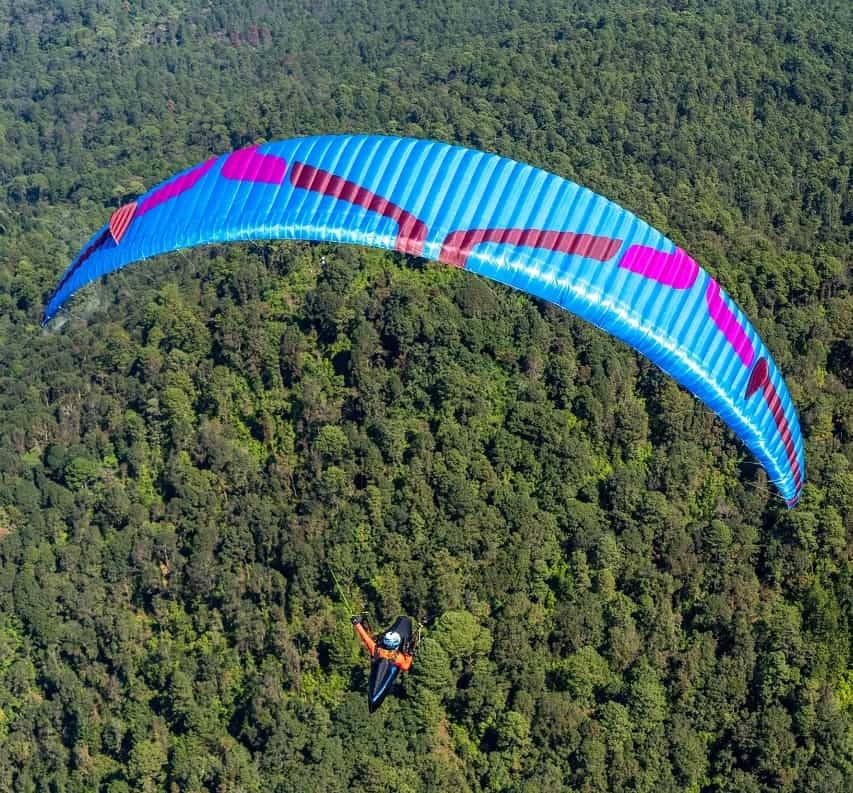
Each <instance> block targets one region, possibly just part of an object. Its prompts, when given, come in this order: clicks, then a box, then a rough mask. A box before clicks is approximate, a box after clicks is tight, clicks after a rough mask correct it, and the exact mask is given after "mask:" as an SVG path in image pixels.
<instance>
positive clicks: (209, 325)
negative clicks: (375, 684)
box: [0, 0, 853, 793]
mask: <svg viewBox="0 0 853 793" xmlns="http://www.w3.org/2000/svg"><path fill="white" fill-rule="evenodd" d="M851 30H853V13H851V6H850V4H849V3H848V2H844V0H839V2H832V0H821V1H820V2H818V3H807V2H803V1H802V0H785V1H784V2H783V1H780V2H773V1H771V2H764V0H758V1H757V2H752V3H747V2H740V1H739V0H737V1H736V0H722V2H719V3H714V4H707V3H704V2H699V1H698V0H697V1H696V2H691V0H672V1H671V2H670V3H661V2H652V0H648V2H643V1H641V0H631V2H627V1H626V2H593V1H592V0H589V1H588V2H580V1H579V2H559V1H558V0H554V1H553V2H552V1H551V0H532V1H531V2H527V3H521V2H516V1H515V0H502V1H501V2H493V1H490V2H481V3H477V2H470V1H469V2H464V3H462V2H442V3H422V2H391V0H371V1H370V2H367V0H361V1H360V2H347V3H336V2H329V1H328V0H317V2H312V3H308V2H301V3H297V2H285V0H267V2H247V3H240V2H219V3H215V4H214V3H205V2H201V0H168V1H167V0H145V2H141V3H135V2H118V0H56V1H55V2H52V3H49V4H45V3H41V2H36V0H15V2H12V0H0V141H2V144H3V145H2V148H0V789H3V790H15V791H48V790H50V791H92V790H103V791H110V793H120V792H123V791H154V790H174V791H178V790H180V791H202V790H219V791H253V792H254V791H258V792H259V791H305V790H315V791H325V790H342V789H344V790H347V789H348V790H363V791H374V790H376V791H379V790H399V791H420V790H424V791H427V790H435V791H438V790H449V789H456V790H459V791H477V790H495V791H496V790H514V791H536V792H537V793H539V791H556V790H569V791H590V792H592V791H605V790H637V791H661V792H663V791H697V792H698V791H715V792H720V793H721V792H722V791H744V792H749V791H762V790H789V791H835V790H851V789H853V720H851V715H853V655H851V613H852V612H851V608H852V607H853V564H851V549H852V548H853V469H851V463H852V462H853V363H851V361H853V350H851V344H853V292H852V291H851V273H850V262H851V253H853V240H851V233H850V231H851V221H853V199H851V193H850V188H851V175H850V157H851V151H853V146H851V141H852V140H853V135H851V128H850V122H849V116H848V111H849V108H850V103H851V71H850V63H851V54H853V52H851V49H853V48H851V35H850V33H851ZM338 131H369V132H390V133H397V134H411V135H416V136H427V137H433V138H438V139H442V140H447V141H450V142H455V143H462V144H468V145H473V146H477V147H481V148H486V149H488V150H491V151H497V152H500V153H502V154H505V155H508V156H512V157H515V158H517V159H523V160H526V161H528V162H531V163H533V164H535V165H537V166H540V167H544V168H548V169H550V170H553V171H555V172H557V173H559V174H561V175H563V176H567V177H569V178H573V179H575V180H577V181H579V182H582V183H583V184H586V185H588V186H590V187H593V188H594V189H597V190H598V191H600V192H602V193H604V194H606V195H607V196H609V197H611V198H614V199H615V200H618V201H619V202H620V203H622V204H623V205H625V206H627V207H629V208H631V209H633V210H634V211H636V212H637V213H638V214H640V215H642V216H643V217H644V218H646V219H647V220H649V221H650V222H652V223H654V224H656V225H658V226H659V227H661V228H663V229H664V230H666V231H667V232H668V233H669V234H670V235H671V236H672V237H673V238H674V239H675V240H676V241H677V242H679V243H680V244H682V245H684V247H685V248H686V249H687V250H689V251H690V252H691V253H692V254H693V255H694V256H695V257H696V258H697V259H698V260H699V261H700V262H701V263H702V264H703V265H704V266H706V267H707V268H708V269H709V270H711V271H712V273H713V274H714V275H715V276H716V277H717V278H718V279H719V280H720V281H721V282H722V283H723V284H724V286H725V287H726V288H727V289H728V290H729V291H730V292H731V293H732V294H733V295H734V296H735V297H736V299H737V300H738V302H739V303H740V305H741V306H742V307H743V308H744V309H745V310H746V312H747V314H748V315H749V316H750V317H751V318H752V320H753V321H754V322H755V323H756V325H757V327H758V328H759V330H760V332H761V333H762V335H763V337H764V338H765V339H766V340H767V341H768V344H769V345H770V347H771V349H772V352H773V355H774V357H775V358H776V360H777V362H778V363H779V365H780V367H781V368H782V370H783V372H784V373H785V375H786V378H787V381H788V383H789V385H790V387H791V391H792V396H793V398H794V400H795V402H796V404H797V406H798V408H799V412H800V417H801V420H802V424H803V430H804V433H805V435H806V437H807V451H806V457H807V464H808V471H807V474H808V480H809V483H808V484H807V486H806V489H805V494H804V497H803V501H802V503H801V505H800V506H798V507H797V508H796V509H795V510H792V511H787V510H785V509H784V506H783V504H782V502H781V501H780V499H779V498H778V497H777V496H776V495H775V494H774V492H773V491H772V488H771V487H770V486H769V484H768V482H767V480H766V477H765V476H764V474H763V472H762V471H761V470H760V469H759V468H758V467H757V466H756V465H755V463H754V461H753V459H752V458H751V457H750V456H749V455H748V454H747V453H746V452H745V450H744V449H743V447H742V446H740V445H739V444H738V443H737V442H736V441H735V439H734V438H733V436H732V435H731V434H730V433H729V432H728V431H727V430H725V428H724V426H723V424H722V423H721V422H720V421H719V420H718V419H716V418H715V417H714V416H713V415H711V414H710V413H709V412H708V411H707V410H706V409H704V408H703V407H702V406H701V405H700V404H699V403H698V402H696V400H694V399H693V398H692V397H691V396H690V395H688V394H687V393H686V392H685V391H683V390H682V389H680V388H679V387H678V386H677V385H675V384H674V382H673V381H671V380H670V379H668V378H666V377H665V376H663V375H662V374H660V373H659V372H658V371H657V370H656V369H655V368H654V367H653V366H651V365H650V364H649V363H648V362H646V361H645V360H644V359H642V358H640V357H638V356H637V355H636V354H634V353H633V352H632V351H630V350H629V349H627V348H626V347H625V346H624V345H622V344H620V343H618V342H616V341H615V340H613V339H612V338H610V337H607V336H605V335H604V334H602V333H600V332H598V331H596V330H595V329H593V328H592V327H590V326H588V325H586V324H584V323H582V322H580V321H579V320H577V319H575V318H573V317H571V316H569V315H567V314H565V313H562V312H560V311H558V310H556V309H553V308H551V307H548V306H545V305H543V304H539V303H536V302H535V301H532V300H530V299H527V298H524V297H522V296H520V295H518V294H517V293H513V292H510V291H509V290H506V289H502V288H498V287H495V286H491V285H488V284H486V283H485V282H484V281H482V280H478V279H477V278H474V277H471V276H469V275H466V274H463V273H459V272H456V271H451V270H448V269H443V268H440V267H437V266H433V265H429V266H427V265H425V264H424V263H422V262H419V261H417V260H409V259H405V258H403V257H400V256H396V255H390V254H383V253H379V252H376V251H364V250H360V249H353V248H336V247H333V246H325V247H312V246H308V245H297V244H274V245H270V244H263V245H260V244H259V245H245V246H235V247H216V248H209V249H205V250H202V251H194V252H191V253H187V254H179V255H174V256H171V257H166V258H164V259H162V260H160V261H158V262H154V263H149V264H146V265H143V266H140V267H138V268H136V269H133V270H128V271H127V272H125V273H120V274H117V275H115V276H112V277H111V278H110V279H108V281H107V282H105V283H102V284H98V285H94V286H92V287H90V288H89V289H88V290H86V292H85V293H84V294H82V295H81V296H80V298H78V299H77V301H76V302H75V303H74V304H73V306H72V313H71V314H70V315H67V316H66V317H64V318H63V319H62V320H60V321H59V322H57V323H56V324H55V326H54V327H53V328H52V329H50V330H48V331H41V330H40V328H39V327H38V319H39V315H40V310H41V307H42V305H43V300H44V298H45V296H46V294H47V291H48V289H49V288H50V285H51V283H52V282H53V281H55V279H56V278H57V276H58V274H59V273H60V272H61V270H62V268H63V267H64V266H65V264H66V263H67V261H68V260H69V258H70V256H71V255H72V254H73V253H74V252H75V251H76V250H77V249H78V248H79V247H80V246H81V244H82V243H83V242H84V241H85V239H86V237H87V235H88V234H89V233H90V232H91V231H92V230H93V229H94V228H96V227H98V226H99V225H100V224H101V223H102V222H103V220H104V218H105V217H106V216H107V215H108V213H109V212H110V211H111V209H112V208H114V207H115V206H118V205H119V204H120V203H121V202H122V201H124V200H126V199H127V198H128V197H131V196H134V195H136V194H138V193H139V192H141V191H142V190H143V189H145V188H147V187H149V186H151V185H153V184H155V183H156V182H158V181H160V180H161V179H163V178H165V177H166V176H168V175H169V174H171V173H173V172H174V171H175V170H177V169H178V168H181V167H184V166H188V165H191V164H193V163H195V162H197V161H199V160H202V159H204V158H206V157H208V156H210V154H212V153H218V152H221V151H225V150H228V149H231V148H234V147H237V146H241V145H246V144H248V143H251V142H253V141H257V140H263V139H272V138H283V137H289V136H292V135H296V134H302V133H309V132H310V133H314V132H338ZM332 572H335V573H336V575H337V576H338V578H339V579H340V580H341V582H342V584H343V588H344V589H345V590H346V594H347V595H348V597H349V598H350V599H352V601H353V602H354V603H356V604H358V605H360V604H362V603H364V604H365V606H366V608H367V609H369V610H370V611H371V612H372V614H373V615H374V622H375V623H379V622H382V621H383V620H390V619H392V618H393V617H394V616H395V615H396V614H398V613H403V612H407V613H410V614H412V615H414V616H415V617H417V618H419V619H422V620H426V621H427V630H426V634H425V638H424V640H423V642H422V645H421V652H420V654H419V656H418V658H417V662H416V665H415V667H414V669H413V671H412V672H411V673H410V674H409V675H407V676H406V677H405V679H404V681H403V684H402V685H401V686H400V688H399V691H398V692H397V693H396V694H395V695H393V696H391V697H390V698H389V699H388V700H387V701H386V703H385V704H384V705H383V707H382V708H381V709H380V711H379V712H378V713H377V714H375V715H374V716H372V717H370V718H368V717H367V707H366V702H365V699H364V687H365V679H366V666H367V664H366V657H365V656H364V654H363V652H361V651H360V650H359V647H358V645H357V643H356V640H355V638H354V636H353V634H352V630H351V628H350V626H349V624H348V621H347V620H346V617H347V611H346V606H345V605H344V603H343V599H342V597H341V595H340V594H339V593H338V592H337V591H336V589H335V586H334V583H333V581H332V575H331V573H332Z"/></svg>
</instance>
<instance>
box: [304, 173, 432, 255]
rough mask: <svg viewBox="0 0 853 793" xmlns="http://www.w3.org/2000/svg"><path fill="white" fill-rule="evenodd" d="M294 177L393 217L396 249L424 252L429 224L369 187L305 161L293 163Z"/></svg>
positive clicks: (308, 186) (312, 187) (309, 187)
mask: <svg viewBox="0 0 853 793" xmlns="http://www.w3.org/2000/svg"><path fill="white" fill-rule="evenodd" d="M290 181H291V184H293V186H294V187H299V188H302V189H303V190H310V191H311V192H314V193H320V194H321V195H325V196H330V197H332V198H336V199H338V200H339V201H346V202H348V203H350V204H354V205H356V206H360V207H363V208H364V209H367V210H369V211H371V212H376V213H377V214H379V215H382V217H386V218H390V219H391V220H393V221H394V222H395V223H397V227H398V230H397V239H396V242H395V245H394V248H395V250H398V251H400V252H401V253H408V254H412V255H414V256H420V255H421V253H422V252H423V249H424V240H425V239H426V236H427V227H426V225H425V224H424V222H423V221H422V220H419V219H418V218H417V217H415V216H414V215H413V214H412V213H411V212H407V211H406V210H405V209H403V208H402V207H400V206H398V205H397V204H395V203H393V202H391V201H389V200H388V199H386V198H383V197H382V196H380V195H377V194H376V193H373V192H371V191H370V190H368V189H367V188H366V187H362V186H361V185H357V184H356V183H355V182H351V181H349V180H348V179H344V178H343V177H341V176H335V174H333V173H330V172H329V171H324V170H323V169H321V168H315V167H314V166H313V165H307V164H305V163H302V162H296V163H294V164H293V168H292V169H291V171H290Z"/></svg>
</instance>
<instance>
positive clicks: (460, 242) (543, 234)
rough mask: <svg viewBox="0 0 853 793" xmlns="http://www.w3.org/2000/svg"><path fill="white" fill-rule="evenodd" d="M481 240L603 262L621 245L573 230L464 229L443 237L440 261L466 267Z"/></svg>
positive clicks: (619, 242)
mask: <svg viewBox="0 0 853 793" xmlns="http://www.w3.org/2000/svg"><path fill="white" fill-rule="evenodd" d="M484 242H497V243H500V244H504V245H521V246H523V247H529V248H543V249H546V250H551V251H557V252H559V253H567V254H575V255H577V256H583V257H585V258H587V259H597V260H598V261H600V262H606V261H607V260H608V259H610V258H611V257H613V256H614V255H615V254H616V251H618V250H619V246H620V245H621V244H622V241H621V240H614V239H611V238H610V237H599V236H597V235H594V234H576V233H575V232H572V231H552V230H550V229H515V228H495V229H467V230H465V231H452V232H451V233H450V234H448V235H447V236H446V237H445V238H444V242H443V243H442V246H441V254H440V255H439V257H438V258H439V261H442V262H445V263H446V264H452V265H453V266H454V267H465V265H466V264H467V263H468V256H469V255H470V253H471V251H472V250H473V249H474V247H475V246H477V245H480V244H481V243H484Z"/></svg>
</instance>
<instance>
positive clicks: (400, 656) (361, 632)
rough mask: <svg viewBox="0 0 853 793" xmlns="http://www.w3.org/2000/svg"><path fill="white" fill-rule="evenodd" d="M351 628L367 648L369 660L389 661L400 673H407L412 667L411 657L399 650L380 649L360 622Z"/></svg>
mask: <svg viewBox="0 0 853 793" xmlns="http://www.w3.org/2000/svg"><path fill="white" fill-rule="evenodd" d="M353 628H355V632H356V633H357V634H358V638H359V639H361V643H362V644H363V645H364V646H365V647H366V648H367V652H369V653H370V657H371V658H386V659H387V660H389V661H391V663H393V664H394V666H396V667H397V668H398V669H399V670H400V671H401V672H408V671H409V669H411V667H412V656H411V655H410V654H409V653H404V652H402V651H401V650H386V649H385V648H384V647H380V646H379V645H378V644H377V643H376V642H375V641H374V639H373V637H372V636H371V635H370V634H369V633H368V632H367V631H366V630H365V628H364V625H362V624H361V622H354V623H353Z"/></svg>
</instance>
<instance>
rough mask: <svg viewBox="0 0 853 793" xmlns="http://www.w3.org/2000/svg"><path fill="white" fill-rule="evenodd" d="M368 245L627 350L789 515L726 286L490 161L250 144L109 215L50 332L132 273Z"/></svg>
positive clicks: (591, 209) (666, 249)
mask: <svg viewBox="0 0 853 793" xmlns="http://www.w3.org/2000/svg"><path fill="white" fill-rule="evenodd" d="M257 239H303V240H317V241H320V240H325V241H335V242H346V243H354V244H359V245H370V246H375V247H380V248H387V249H391V250H397V251H401V252H403V253H407V254H413V255H416V256H422V257H425V258H427V259H433V260H436V261H441V262H444V263H446V264H449V265H452V266H454V267H459V268H463V269H466V270H470V271H472V272H474V273H478V274H480V275H483V276H486V277H488V278H492V279H494V280H496V281H499V282H500V283H503V284H507V285H509V286H512V287H515V288H516V289H520V290H521V291H523V292H527V293H529V294H531V295H534V296H536V297H539V298H542V299H544V300H548V301H550V302H552V303H555V304H557V305H558V306H561V307H562V308H565V309H566V310H569V311H572V312H574V313H576V314H578V315H580V316H581V317H583V318H585V319H587V320H588V321H590V322H592V323H593V324H595V325H597V326H598V327H600V328H603V329H604V330H606V331H609V332H610V333H613V334H614V335H616V336H618V337H619V338H621V339H623V340H624V341H626V342H627V343H629V344H631V345H632V346H633V347H635V348H636V349H637V350H639V351H640V352H641V353H643V354H644V355H646V356H647V357H648V358H649V359H650V360H652V361H653V362H654V363H656V364H657V365H658V366H660V367H661V368H662V369H663V370H664V371H666V372H668V373H669V374H670V375H672V376H673V377H674V378H676V379H677V380H678V381H679V382H680V383H681V384H683V385H684V386H685V387H687V388H688V389H689V390H690V391H692V392H693V393H694V394H695V395H696V396H698V397H699V398H700V399H702V400H703V401H704V402H705V403H706V404H707V405H709V406H710V407H711V408H712V409H713V410H715V411H716V412H717V413H718V414H719V415H720V416H721V417H722V418H723V420H724V421H725V422H726V423H727V424H728V425H729V426H730V427H731V428H732V429H733V430H734V431H735V432H736V433H737V435H738V436H739V437H740V438H741V440H742V441H743V442H744V443H745V444H746V445H747V446H748V447H749V448H750V449H751V450H752V451H753V453H754V454H755V455H756V456H757V457H758V459H759V460H760V461H761V463H762V465H763V466H764V467H765V468H766V469H767V471H768V473H769V475H770V477H771V478H772V480H773V481H774V483H775V484H776V486H777V487H778V489H779V491H780V492H781V494H782V496H783V497H784V499H785V500H786V502H787V504H788V505H789V506H793V505H794V504H796V503H797V501H798V499H799V497H800V492H801V490H802V486H803V481H804V478H805V459H804V455H803V440H802V436H801V434H800V427H799V422H798V420H797V414H796V411H795V410H794V407H793V404H792V403H791V398H790V396H789V394H788V389H787V388H786V387H785V383H784V381H783V379H782V376H781V374H780V373H779V370H778V369H777V367H776V365H775V364H774V363H773V359H772V357H771V356H770V353H769V351H768V349H767V347H766V346H765V345H764V343H763V342H762V341H761V339H760V338H759V336H758V334H757V333H756V331H755V329H754V328H753V327H752V325H751V324H750V323H749V321H748V320H747V319H746V317H745V315H744V314H743V312H741V310H740V309H739V308H738V307H737V306H736V305H735V303H734V302H733V301H732V299H731V298H730V297H729V296H728V295H727V294H726V293H725V292H724V291H723V289H722V288H721V287H720V285H719V284H718V283H717V282H716V281H715V280H714V279H713V278H712V277H711V276H710V275H709V274H708V273H707V272H705V271H704V270H703V269H702V268H701V267H700V266H699V265H698V264H697V263H696V262H695V261H694V260H693V259H692V258H691V257H690V256H689V255H688V254H687V253H685V252H684V251H683V250H681V249H680V248H678V247H677V246H676V245H674V244H673V243H672V242H671V241H670V240H668V239H667V238H666V237H665V236H664V235H663V234H661V233H660V232H659V231H657V230H655V229H653V228H652V227H651V226H649V225H648V224H646V223H644V222H643V221H641V220H639V219H638V218H637V217H635V216H634V215H632V214H631V213H630V212H628V211H626V210H624V209H622V208H621V207H619V206H617V205H616V204H614V203H613V202H611V201H608V200H607V199H606V198H603V197H602V196H599V195H596V194H595V193H592V192H591V191H589V190H587V189H585V188H583V187H580V186H579V185H576V184H574V183H572V182H570V181H568V180H566V179H562V178H560V177H558V176H555V175H554V174H549V173H547V172H545V171H542V170H539V169H537V168H534V167H532V166H530V165H524V164H522V163H519V162H515V161H513V160H508V159H505V158H502V157H498V156H496V155H493V154H487V153H485V152H481V151H475V150H471V149H463V148H460V147H456V146H449V145H447V144H445V143H438V142H436V141H427V140H414V139H406V138H394V137H384V136H379V135H328V136H320V137H313V138H301V139H296V140H285V141H278V142H274V143H264V144H260V145H256V146H250V147H249V148H246V149H241V150H238V151H234V152H231V153H230V154H225V155H222V156H220V157H213V158H211V159H209V160H207V161H205V162H203V163H200V164H199V165H196V166H194V167H193V168H190V169H188V170H186V171H184V172H182V173H180V174H177V175H176V176H174V177H172V178H171V179H168V180H167V181H166V182H164V183H163V184H161V185H158V186H157V187H154V188H153V189H152V190H150V191H149V192H147V193H146V194H145V195H143V196H140V198H139V199H138V200H137V201H135V202H133V203H132V204H128V205H126V206H125V207H122V208H121V209H119V210H118V211H117V212H115V213H114V214H113V216H112V218H111V219H110V221H109V223H107V224H105V226H104V227H103V228H102V229H100V230H99V231H98V232H96V233H95V234H94V235H93V237H92V238H91V239H90V241H89V242H88V243H87V244H86V245H85V246H84V248H83V250H82V251H81V252H80V253H79V254H78V255H77V257H76V258H75V259H74V261H72V263H71V265H70V266H69V267H68V269H67V270H66V271H65V273H64V274H63V276H62V278H61V279H60V280H59V283H58V284H57V287H56V289H55V291H54V293H53V294H52V296H51V298H50V300H49V301H48V304H47V307H46V309H45V314H44V321H45V322H48V321H49V320H50V319H51V317H53V316H55V315H56V313H57V312H58V311H59V310H60V309H61V308H62V306H63V305H64V304H65V303H66V301H67V300H68V299H69V298H70V297H71V295H73V294H74V293H75V292H76V291H77V290H79V289H80V288H82V287H83V286H84V285H85V284H87V283H89V282H90V281H92V280H93V279H95V278H98V277H99V276H101V275H104V274H105V273H109V272H112V271H114V270H117V269H119V268H120V267H124V266H125V265H127V264H130V263H131V262H135V261H139V260H142V259H147V258H149V257H151V256H155V255H157V254H160V253H165V252H167V251H174V250H177V249H179V248H185V247H190V246H193V245H201V244H205V243H219V242H227V241H239V240H257Z"/></svg>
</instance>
